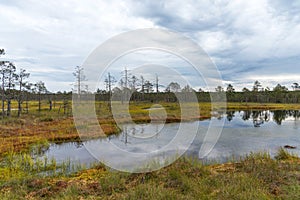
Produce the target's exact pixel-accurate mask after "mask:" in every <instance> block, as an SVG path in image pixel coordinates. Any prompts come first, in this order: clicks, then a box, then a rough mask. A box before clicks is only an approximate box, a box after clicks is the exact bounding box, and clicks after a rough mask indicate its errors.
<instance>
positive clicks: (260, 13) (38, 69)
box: [0, 0, 300, 90]
mask: <svg viewBox="0 0 300 200" xmlns="http://www.w3.org/2000/svg"><path fill="white" fill-rule="evenodd" d="M299 13H300V3H299V1H291V2H287V1H282V0H275V1H267V0H253V1H229V0H217V1H196V0H187V1H150V0H149V1H135V0H125V1H117V0H112V1H96V0H87V1H79V0H66V1H57V0H54V1H38V0H28V1H16V0H12V1H8V2H1V3H0V23H1V30H0V45H1V46H0V47H1V48H5V49H6V52H7V55H6V57H7V58H9V59H11V60H12V61H14V62H15V63H16V65H17V66H18V67H22V68H25V69H27V70H28V71H30V72H31V74H32V79H33V80H37V79H41V78H43V74H44V76H45V77H48V78H45V79H43V80H45V81H46V80H47V81H49V84H48V85H49V88H50V89H52V90H69V89H70V87H69V86H68V84H71V82H72V80H73V77H72V71H73V69H74V67H75V66H76V65H81V64H82V63H83V61H84V59H85V58H86V57H87V56H88V55H89V53H90V52H91V51H92V50H93V49H94V48H95V47H97V46H98V45H99V44H101V43H102V42H103V41H105V40H107V39H109V38H111V37H112V36H114V35H116V34H119V33H122V32H124V31H128V30H134V29H137V28H149V27H164V28H169V29H173V30H175V31H179V32H180V33H183V34H184V35H186V36H189V37H191V38H192V39H194V40H195V41H196V42H197V43H198V44H199V45H200V46H201V47H203V49H204V50H205V51H206V52H207V53H208V54H209V55H210V56H211V57H212V59H213V61H214V62H215V63H216V64H217V66H218V68H219V69H220V71H221V73H222V75H223V77H224V81H225V82H230V83H233V84H238V85H242V84H245V85H247V84H249V85H250V84H251V82H252V81H253V77H256V75H260V76H262V77H263V76H265V77H269V79H266V80H268V84H273V82H276V81H278V82H281V83H287V82H288V80H290V78H288V77H290V76H289V75H288V73H287V72H289V73H291V74H295V76H298V75H299V74H300V71H299V66H298V63H300V39H299V35H300V14H299ZM140 37H142V36H140ZM137 39H138V38H137ZM46 72H48V73H46ZM276 74H279V75H278V76H275V75H276ZM279 77H285V78H281V79H280V78H279ZM272 78H274V80H271V79H272ZM275 78H276V79H275ZM297 80H299V79H295V81H297ZM63 81H64V82H68V84H63V85H64V86H63V88H61V85H60V84H55V83H58V82H63ZM50 82H51V83H50ZM251 85H252V84H251ZM238 87H239V86H238Z"/></svg>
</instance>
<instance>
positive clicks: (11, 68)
mask: <svg viewBox="0 0 300 200" xmlns="http://www.w3.org/2000/svg"><path fill="white" fill-rule="evenodd" d="M3 55H5V50H4V49H0V56H3ZM29 76H30V73H28V72H26V70H25V69H22V68H21V69H19V70H17V68H16V66H15V65H14V63H12V62H10V61H0V85H1V88H0V92H1V102H2V104H1V108H2V109H1V112H2V113H1V114H2V117H4V116H10V115H11V102H12V100H13V99H14V100H17V102H18V116H20V115H21V113H22V103H23V102H24V101H26V102H27V103H26V112H28V100H29V98H30V97H31V98H32V96H30V95H31V94H35V96H38V100H39V111H40V110H41V99H42V95H43V94H46V93H47V92H48V91H47V89H46V86H45V83H44V82H42V81H38V82H36V83H30V82H29V81H28V78H29Z"/></svg>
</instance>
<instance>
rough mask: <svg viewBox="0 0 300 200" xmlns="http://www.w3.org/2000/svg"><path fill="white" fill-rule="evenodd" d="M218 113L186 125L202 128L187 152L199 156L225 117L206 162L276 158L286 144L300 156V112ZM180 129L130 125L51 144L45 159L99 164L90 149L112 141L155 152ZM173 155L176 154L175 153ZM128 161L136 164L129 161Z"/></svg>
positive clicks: (131, 150) (151, 125)
mask: <svg viewBox="0 0 300 200" xmlns="http://www.w3.org/2000/svg"><path fill="white" fill-rule="evenodd" d="M215 114H216V116H215V117H212V118H211V119H209V120H204V121H194V122H186V123H185V127H187V128H186V134H189V127H191V128H194V127H195V125H199V130H198V134H197V136H196V138H195V140H194V141H193V143H192V144H191V146H190V147H189V149H188V151H187V152H186V154H187V155H189V156H193V157H198V152H199V150H200V147H201V145H202V141H203V138H204V136H205V133H206V131H207V129H208V126H209V124H210V122H211V121H214V120H216V121H218V120H220V119H222V118H225V124H224V127H223V130H222V134H221V136H220V138H219V140H218V142H217V144H216V145H215V146H214V148H213V149H212V151H211V152H210V153H209V154H208V156H207V157H206V158H205V159H207V160H217V161H220V162H225V161H226V160H227V159H230V158H232V157H233V156H234V157H236V158H238V157H240V156H244V155H246V154H249V153H250V152H258V151H266V152H269V153H270V154H271V156H274V155H275V154H276V152H277V150H278V149H279V148H280V147H281V146H284V145H290V146H295V147H297V148H296V149H291V150H289V151H290V152H292V153H295V154H297V155H299V156H300V111H285V110H278V111H233V112H226V113H215ZM179 126H180V123H170V124H164V125H163V124H144V125H138V126H136V125H130V124H129V125H125V126H124V127H123V128H122V130H123V132H122V133H121V134H119V135H114V136H110V137H108V138H105V139H94V140H90V141H86V142H83V143H79V142H66V143H62V144H51V145H50V147H49V149H48V150H47V151H45V152H44V154H43V155H42V156H41V157H45V156H46V157H48V158H49V159H50V158H55V159H56V161H57V162H58V163H60V162H63V161H66V160H70V161H71V163H74V164H76V163H81V164H86V165H87V166H89V164H91V163H94V162H96V159H95V158H94V157H93V156H92V155H91V154H90V153H89V152H88V150H87V149H93V148H95V147H97V146H99V145H101V144H103V143H104V142H106V143H107V142H111V143H113V144H114V145H117V146H118V147H120V149H126V150H127V151H130V152H140V153H146V152H151V151H154V150H156V149H160V148H162V147H163V146H164V145H166V144H168V143H169V142H170V141H171V140H172V138H174V137H175V135H176V132H177V130H178V128H179ZM86 147H87V148H86ZM178 148H180V147H178ZM174 151H176V150H174ZM107 153H108V154H109V153H110V152H109V151H107ZM169 153H170V154H174V152H169ZM108 156H109V158H110V159H115V160H116V162H117V161H118V160H119V159H123V158H120V156H118V155H117V154H115V153H113V152H112V153H111V155H108ZM128 162H132V161H130V160H128Z"/></svg>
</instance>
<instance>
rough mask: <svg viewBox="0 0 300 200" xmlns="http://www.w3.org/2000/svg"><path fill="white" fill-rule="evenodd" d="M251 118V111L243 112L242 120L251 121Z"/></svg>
mask: <svg viewBox="0 0 300 200" xmlns="http://www.w3.org/2000/svg"><path fill="white" fill-rule="evenodd" d="M250 117H251V111H250V110H245V111H243V116H242V119H243V120H244V121H246V120H249V119H250Z"/></svg>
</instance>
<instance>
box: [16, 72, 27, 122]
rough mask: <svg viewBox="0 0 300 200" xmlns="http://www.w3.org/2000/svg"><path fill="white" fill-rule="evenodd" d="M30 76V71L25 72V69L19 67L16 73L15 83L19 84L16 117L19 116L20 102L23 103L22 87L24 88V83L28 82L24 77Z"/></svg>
mask: <svg viewBox="0 0 300 200" xmlns="http://www.w3.org/2000/svg"><path fill="white" fill-rule="evenodd" d="M29 76H30V73H26V70H25V69H20V71H19V73H18V74H17V76H16V78H17V83H18V85H19V95H18V98H17V101H18V117H20V116H21V113H22V103H23V93H24V89H26V85H27V84H28V83H27V82H26V81H25V79H26V78H28V77H29Z"/></svg>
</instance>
